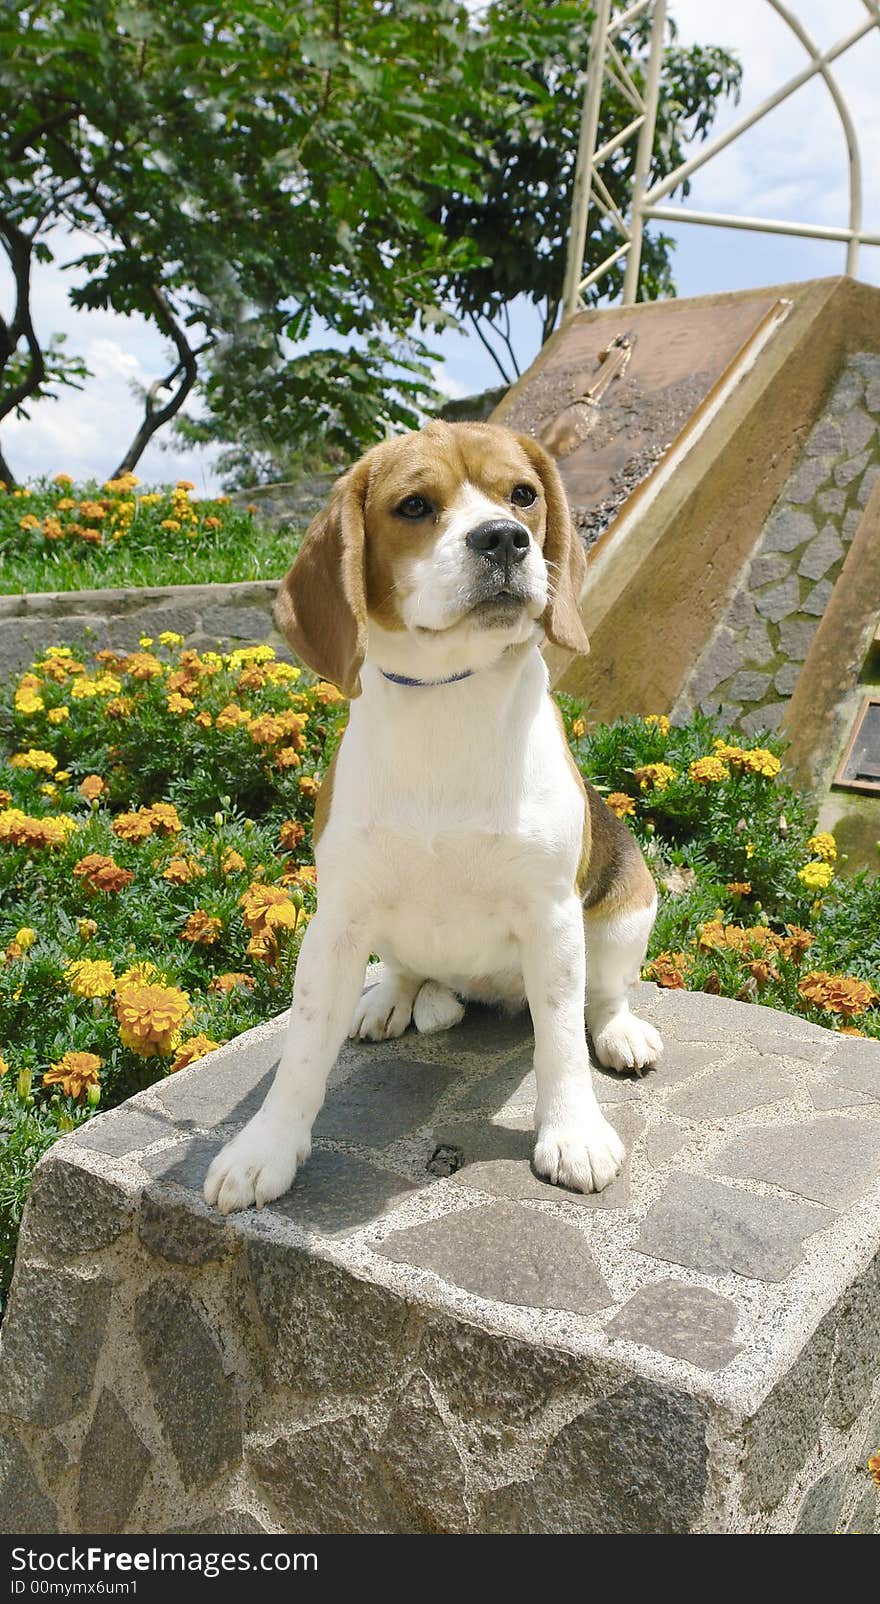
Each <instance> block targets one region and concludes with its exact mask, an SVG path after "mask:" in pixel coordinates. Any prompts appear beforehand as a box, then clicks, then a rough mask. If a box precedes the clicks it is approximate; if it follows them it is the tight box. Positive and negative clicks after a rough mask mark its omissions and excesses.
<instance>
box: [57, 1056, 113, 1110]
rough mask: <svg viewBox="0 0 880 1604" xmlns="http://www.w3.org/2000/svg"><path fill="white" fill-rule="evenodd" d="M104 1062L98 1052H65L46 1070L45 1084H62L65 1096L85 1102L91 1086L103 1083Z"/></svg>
mask: <svg viewBox="0 0 880 1604" xmlns="http://www.w3.org/2000/svg"><path fill="white" fill-rule="evenodd" d="M103 1062H104V1060H103V1058H99V1057H98V1055H97V1053H73V1052H68V1053H64V1054H63V1056H62V1057H61V1058H59V1060H58V1062H57V1064H53V1065H52V1066H51V1068H50V1069H47V1070H46V1073H45V1075H44V1076H43V1085H44V1086H60V1087H61V1090H62V1091H63V1093H64V1095H65V1097H75V1098H76V1100H77V1102H78V1103H82V1102H85V1099H86V1094H87V1092H88V1090H89V1087H90V1086H99V1085H100V1084H101V1075H100V1070H101V1067H102V1065H103Z"/></svg>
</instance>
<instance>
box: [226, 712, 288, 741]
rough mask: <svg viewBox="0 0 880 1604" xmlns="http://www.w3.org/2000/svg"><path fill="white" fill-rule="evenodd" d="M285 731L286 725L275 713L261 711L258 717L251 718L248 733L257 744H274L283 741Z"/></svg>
mask: <svg viewBox="0 0 880 1604" xmlns="http://www.w3.org/2000/svg"><path fill="white" fill-rule="evenodd" d="M218 722H219V720H218ZM285 733H286V732H285V729H284V725H283V723H282V721H281V719H280V718H279V717H278V716H277V714H275V713H261V714H260V715H259V717H258V718H255V719H252V720H251V723H250V725H249V727H248V734H249V735H250V738H251V740H252V741H253V743H254V745H255V746H274V745H275V743H276V741H283V739H284V736H285Z"/></svg>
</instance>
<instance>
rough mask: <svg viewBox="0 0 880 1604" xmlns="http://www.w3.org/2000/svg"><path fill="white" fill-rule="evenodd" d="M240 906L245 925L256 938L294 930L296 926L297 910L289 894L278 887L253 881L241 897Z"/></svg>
mask: <svg viewBox="0 0 880 1604" xmlns="http://www.w3.org/2000/svg"><path fill="white" fill-rule="evenodd" d="M238 905H239V907H240V908H241V910H242V917H243V919H244V922H245V924H246V925H247V927H248V929H249V930H250V931H251V932H252V933H253V934H254V935H255V936H260V935H263V934H265V933H266V932H267V931H273V930H278V929H283V928H286V929H293V928H294V926H295V925H296V916H297V909H296V908H295V907H294V905H293V903H292V902H291V900H290V897H289V896H288V894H287V892H286V891H280V890H279V889H278V887H277V886H264V885H260V884H259V882H258V881H253V882H252V883H251V884H250V885H249V886H248V888H247V891H245V892H244V893H243V895H242V896H241V897H239V900H238Z"/></svg>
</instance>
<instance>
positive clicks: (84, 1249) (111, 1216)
mask: <svg viewBox="0 0 880 1604" xmlns="http://www.w3.org/2000/svg"><path fill="white" fill-rule="evenodd" d="M133 1214H134V1199H133V1198H132V1196H131V1193H130V1191H128V1190H127V1189H126V1188H125V1187H124V1186H122V1185H121V1184H120V1183H119V1182H117V1181H112V1180H110V1179H109V1178H106V1177H104V1176H102V1175H93V1174H91V1173H90V1172H89V1171H88V1170H84V1169H82V1168H80V1166H79V1165H78V1164H75V1163H67V1162H65V1159H64V1154H63V1153H62V1152H59V1150H58V1149H57V1148H55V1149H52V1150H50V1151H49V1152H48V1153H47V1154H46V1156H45V1158H44V1159H43V1160H42V1161H41V1163H40V1164H39V1165H38V1166H37V1170H36V1173H35V1175H34V1179H33V1183H32V1185H31V1190H30V1195H29V1198H28V1231H29V1233H31V1235H32V1238H33V1241H34V1243H35V1244H36V1245H37V1246H38V1247H39V1248H40V1250H41V1251H42V1252H43V1253H44V1254H45V1256H46V1257H47V1258H49V1259H58V1260H60V1261H61V1262H64V1261H66V1260H68V1259H73V1258H78V1257H80V1256H81V1255H82V1254H84V1253H97V1252H100V1251H101V1249H103V1248H107V1247H109V1246H110V1245H111V1243H113V1242H115V1241H117V1239H118V1238H119V1237H120V1236H122V1235H123V1233H124V1232H125V1231H127V1230H128V1228H129V1226H130V1225H131V1221H132V1216H133Z"/></svg>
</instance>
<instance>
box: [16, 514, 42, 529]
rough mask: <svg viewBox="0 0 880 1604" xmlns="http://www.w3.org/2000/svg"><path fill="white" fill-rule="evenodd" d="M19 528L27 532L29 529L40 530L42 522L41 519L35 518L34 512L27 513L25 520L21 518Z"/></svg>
mask: <svg viewBox="0 0 880 1604" xmlns="http://www.w3.org/2000/svg"><path fill="white" fill-rule="evenodd" d="M18 527H19V529H24V530H25V531H27V530H28V529H39V527H40V520H39V518H35V517H34V515H33V513H32V512H26V513H25V515H24V517H23V518H19V520H18Z"/></svg>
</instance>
